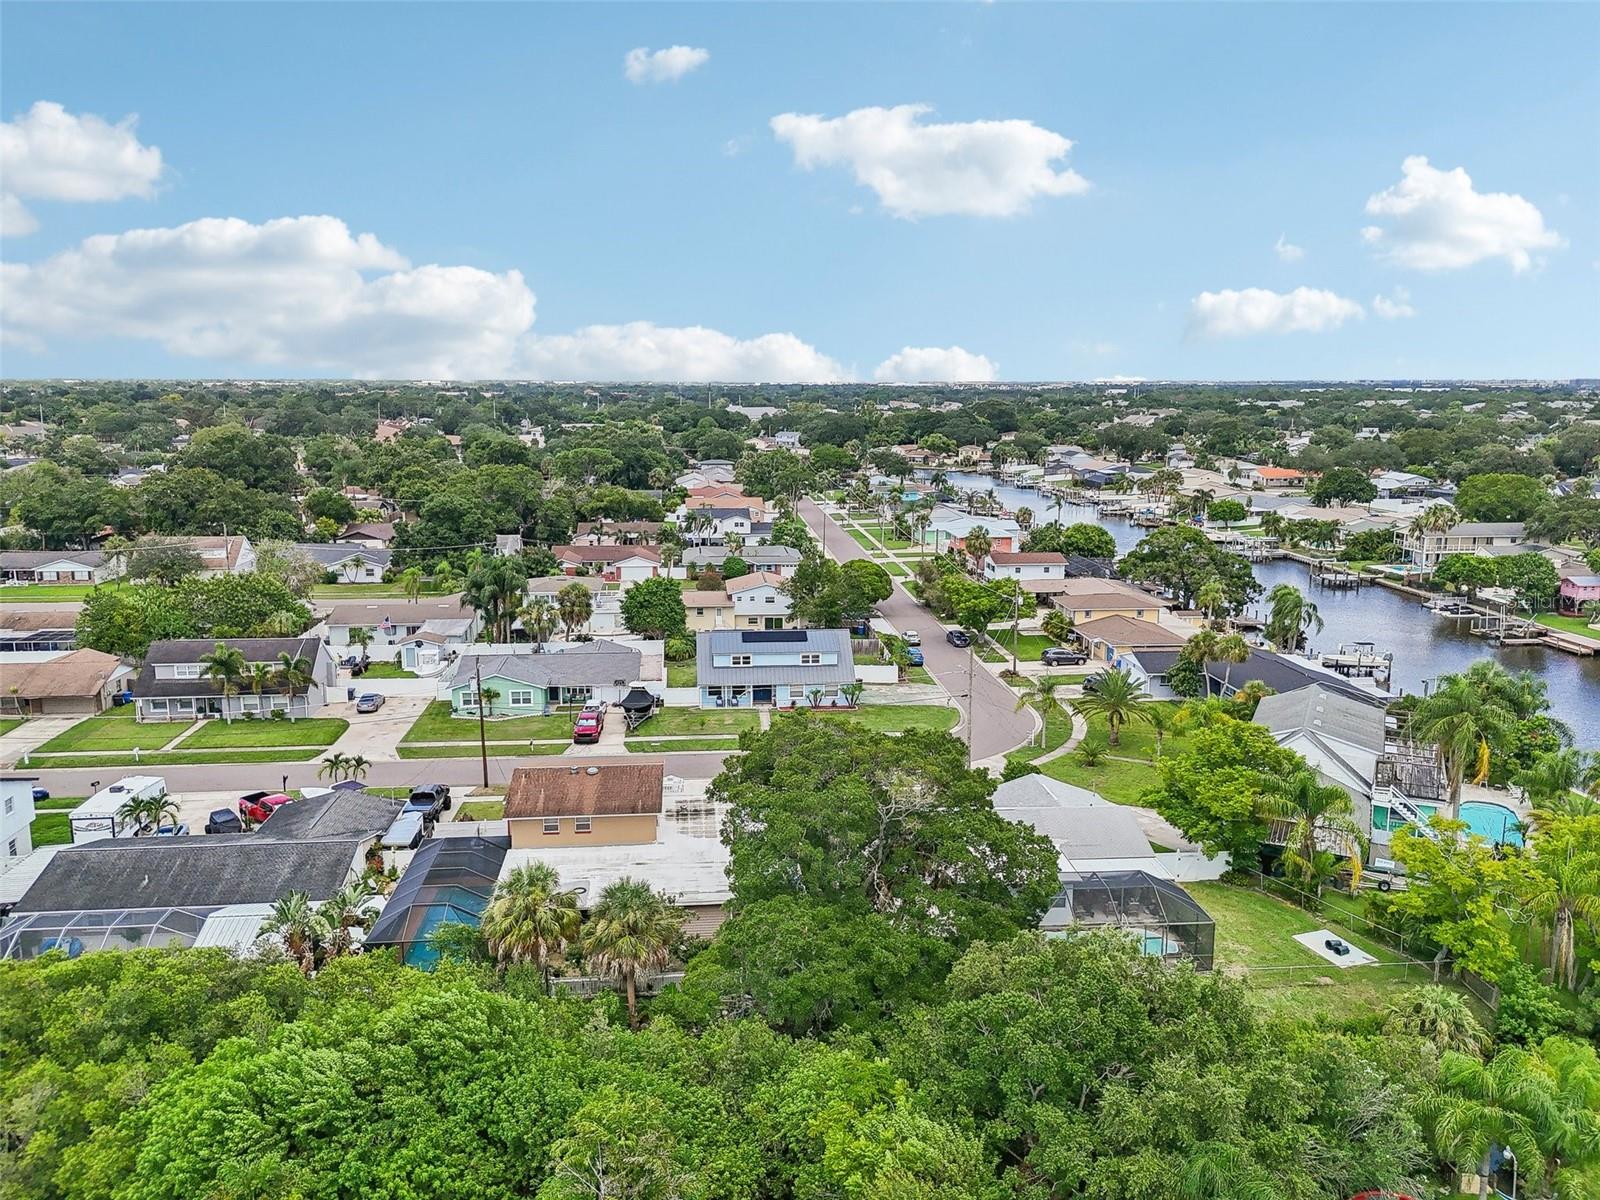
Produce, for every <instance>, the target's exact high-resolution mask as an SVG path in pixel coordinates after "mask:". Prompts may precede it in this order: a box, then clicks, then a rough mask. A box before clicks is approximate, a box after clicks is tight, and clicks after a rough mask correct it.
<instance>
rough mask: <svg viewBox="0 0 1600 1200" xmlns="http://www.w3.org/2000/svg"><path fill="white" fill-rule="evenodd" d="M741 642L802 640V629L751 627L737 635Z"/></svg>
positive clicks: (803, 635)
mask: <svg viewBox="0 0 1600 1200" xmlns="http://www.w3.org/2000/svg"><path fill="white" fill-rule="evenodd" d="M739 640H740V641H741V642H803V641H805V640H806V631H805V630H804V629H752V630H750V631H749V632H747V633H741V634H740V635H739Z"/></svg>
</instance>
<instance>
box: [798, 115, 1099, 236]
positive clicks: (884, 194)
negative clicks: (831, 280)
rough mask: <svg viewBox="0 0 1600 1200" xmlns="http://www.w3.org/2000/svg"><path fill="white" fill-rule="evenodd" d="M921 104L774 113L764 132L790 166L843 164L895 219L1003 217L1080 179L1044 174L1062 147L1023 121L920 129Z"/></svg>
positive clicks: (1067, 171) (1074, 186)
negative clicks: (837, 113)
mask: <svg viewBox="0 0 1600 1200" xmlns="http://www.w3.org/2000/svg"><path fill="white" fill-rule="evenodd" d="M930 111H932V110H931V109H930V108H929V107H928V106H927V105H925V104H901V105H897V106H896V107H894V108H858V109H856V110H855V111H854V112H851V113H847V114H846V115H845V116H842V117H833V118H826V117H821V116H817V115H815V114H802V113H783V114H781V115H780V116H776V117H773V118H772V121H771V126H772V132H773V133H774V134H775V135H776V136H777V138H778V140H779V141H780V142H786V143H788V144H789V146H790V147H792V148H793V150H794V160H795V165H797V166H799V167H803V168H805V169H806V170H811V169H813V168H815V167H819V166H848V167H849V168H850V169H851V170H852V171H853V172H854V173H855V177H856V181H857V182H858V183H861V184H864V185H865V186H867V187H869V188H871V189H872V190H873V191H874V192H876V193H877V195H878V199H879V200H880V201H881V202H882V204H883V206H884V208H886V209H887V210H888V211H889V212H890V213H892V214H893V215H895V216H897V217H906V218H915V217H928V216H942V215H946V214H951V213H961V214H966V215H969V216H979V217H1009V216H1015V215H1016V214H1017V213H1021V212H1024V211H1026V210H1027V208H1028V206H1029V205H1030V204H1031V203H1032V201H1033V199H1034V197H1036V196H1071V195H1076V194H1078V193H1080V192H1085V191H1088V190H1089V181H1088V180H1086V179H1084V178H1083V176H1081V175H1079V174H1078V173H1077V172H1076V171H1074V170H1072V169H1071V168H1069V167H1062V168H1061V169H1060V170H1056V169H1054V167H1053V165H1052V164H1055V163H1057V162H1058V161H1059V160H1061V159H1064V158H1065V157H1066V155H1067V151H1069V150H1070V149H1071V148H1072V142H1071V141H1069V140H1068V139H1067V138H1064V137H1062V136H1061V135H1060V134H1059V133H1054V132H1052V131H1050V130H1048V129H1044V128H1042V127H1040V126H1038V125H1035V124H1034V123H1033V122H1032V121H1023V120H1008V121H967V122H960V123H950V124H924V123H922V121H921V117H922V116H923V115H924V114H926V113H928V112H930Z"/></svg>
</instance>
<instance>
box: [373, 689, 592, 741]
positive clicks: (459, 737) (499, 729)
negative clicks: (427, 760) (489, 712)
mask: <svg viewBox="0 0 1600 1200" xmlns="http://www.w3.org/2000/svg"><path fill="white" fill-rule="evenodd" d="M576 716H577V714H576V712H574V713H573V714H571V715H567V714H563V713H556V714H555V715H554V716H549V717H490V718H488V719H486V720H485V721H484V723H483V726H484V734H485V736H486V738H487V739H488V740H489V741H493V742H504V741H508V740H511V739H515V738H521V739H522V740H523V741H527V740H529V739H532V738H570V737H571V736H572V722H573V720H574V719H575V718H576ZM400 741H401V744H402V745H403V744H404V743H406V742H471V743H472V744H473V745H474V746H476V745H477V744H478V718H477V717H475V716H472V717H452V716H451V715H450V702H449V701H448V700H435V701H434V702H433V703H432V704H430V705H428V707H427V708H425V709H423V711H422V715H421V716H420V717H418V718H417V719H416V721H415V722H413V723H412V726H411V728H410V729H408V730H406V735H405V737H403V738H401V739H400Z"/></svg>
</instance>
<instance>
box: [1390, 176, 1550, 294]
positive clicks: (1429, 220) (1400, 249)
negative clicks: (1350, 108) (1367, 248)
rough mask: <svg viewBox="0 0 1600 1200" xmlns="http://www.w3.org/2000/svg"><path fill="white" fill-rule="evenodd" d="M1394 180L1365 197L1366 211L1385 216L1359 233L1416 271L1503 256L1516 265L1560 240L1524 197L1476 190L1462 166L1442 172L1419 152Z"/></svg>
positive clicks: (1528, 261)
mask: <svg viewBox="0 0 1600 1200" xmlns="http://www.w3.org/2000/svg"><path fill="white" fill-rule="evenodd" d="M1400 171H1401V179H1400V182H1399V183H1397V184H1395V185H1394V186H1393V187H1391V188H1387V189H1385V190H1384V191H1381V192H1378V193H1376V194H1375V195H1373V196H1370V197H1368V198H1367V208H1366V211H1367V215H1368V216H1371V217H1377V218H1380V219H1384V220H1387V222H1388V224H1387V225H1369V226H1367V227H1366V228H1364V229H1363V230H1362V231H1361V236H1362V237H1363V238H1364V239H1365V240H1366V241H1367V242H1368V243H1369V244H1371V245H1372V246H1374V247H1376V248H1377V250H1378V252H1379V253H1380V254H1382V255H1383V257H1384V258H1386V259H1388V260H1389V261H1390V262H1393V263H1396V264H1398V265H1400V266H1403V267H1414V268H1416V269H1417V270H1419V271H1448V270H1454V269H1456V268H1459V267H1470V266H1472V264H1473V263H1477V262H1482V261H1483V260H1484V259H1486V258H1503V259H1505V260H1506V261H1507V262H1508V263H1510V264H1511V268H1512V270H1514V271H1526V270H1527V269H1528V268H1529V267H1531V266H1532V265H1533V253H1534V252H1535V251H1538V250H1552V249H1555V248H1556V247H1559V246H1561V245H1563V244H1564V242H1563V240H1562V238H1561V235H1560V234H1558V233H1556V232H1555V231H1554V230H1553V229H1546V228H1545V225H1544V216H1543V215H1542V214H1541V213H1540V212H1539V210H1538V209H1537V208H1535V207H1534V206H1533V204H1531V203H1530V202H1529V201H1527V200H1524V199H1523V198H1522V197H1521V196H1517V195H1513V194H1511V193H1509V192H1477V191H1474V190H1473V188H1472V179H1471V177H1470V176H1468V175H1467V173H1466V171H1464V170H1463V169H1462V168H1460V167H1457V168H1456V169H1455V170H1453V171H1441V170H1439V169H1438V168H1437V167H1433V166H1430V165H1429V163H1428V160H1427V159H1426V158H1425V157H1423V156H1422V155H1420V154H1415V155H1412V156H1411V157H1409V158H1407V159H1406V160H1405V162H1403V163H1402V164H1401V166H1400Z"/></svg>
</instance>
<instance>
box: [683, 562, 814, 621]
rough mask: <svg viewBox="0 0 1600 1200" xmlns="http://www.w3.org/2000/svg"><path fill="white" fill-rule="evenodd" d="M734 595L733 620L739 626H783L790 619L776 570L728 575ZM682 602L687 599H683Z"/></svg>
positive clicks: (787, 604)
mask: <svg viewBox="0 0 1600 1200" xmlns="http://www.w3.org/2000/svg"><path fill="white" fill-rule="evenodd" d="M724 586H726V587H727V589H728V595H729V596H730V597H732V599H733V621H734V625H735V627H737V628H739V629H782V628H784V627H785V626H786V625H787V624H788V622H789V616H790V613H791V612H792V611H793V607H792V605H791V604H790V602H789V593H788V592H787V591H786V590H784V578H783V576H782V575H778V574H776V573H768V572H766V571H756V572H754V573H752V574H749V575H740V576H739V577H738V578H736V579H730V580H728V582H727V583H726V585H724ZM684 604H685V606H687V605H688V601H687V600H685V601H684Z"/></svg>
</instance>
